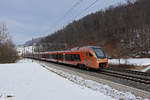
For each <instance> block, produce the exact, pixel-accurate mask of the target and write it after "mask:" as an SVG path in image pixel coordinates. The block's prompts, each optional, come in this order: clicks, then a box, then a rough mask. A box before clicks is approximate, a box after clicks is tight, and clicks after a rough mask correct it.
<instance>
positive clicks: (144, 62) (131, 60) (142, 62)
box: [108, 58, 150, 72]
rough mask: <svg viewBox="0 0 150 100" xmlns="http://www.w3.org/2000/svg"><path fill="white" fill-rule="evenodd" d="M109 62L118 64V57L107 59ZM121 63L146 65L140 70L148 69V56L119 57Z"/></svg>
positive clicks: (149, 63) (149, 65)
mask: <svg viewBox="0 0 150 100" xmlns="http://www.w3.org/2000/svg"><path fill="white" fill-rule="evenodd" d="M108 61H109V64H119V60H118V59H109V60H108ZM120 63H121V64H130V65H137V66H147V67H146V68H145V69H143V70H142V72H146V71H148V70H150V58H129V59H121V60H120Z"/></svg>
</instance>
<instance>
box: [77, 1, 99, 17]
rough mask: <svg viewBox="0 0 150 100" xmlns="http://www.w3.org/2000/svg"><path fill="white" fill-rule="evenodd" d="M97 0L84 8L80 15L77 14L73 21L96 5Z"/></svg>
mask: <svg viewBox="0 0 150 100" xmlns="http://www.w3.org/2000/svg"><path fill="white" fill-rule="evenodd" d="M98 1H99V0H95V1H94V2H93V3H92V4H90V5H89V6H88V7H86V8H85V9H83V10H82V11H81V12H80V13H78V14H77V15H76V16H75V17H74V19H76V18H77V17H78V16H79V15H81V14H82V13H84V12H85V11H86V10H88V9H89V8H91V7H92V6H93V5H94V4H96V3H97V2H98Z"/></svg>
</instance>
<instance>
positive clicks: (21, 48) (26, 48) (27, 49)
mask: <svg viewBox="0 0 150 100" xmlns="http://www.w3.org/2000/svg"><path fill="white" fill-rule="evenodd" d="M32 49H33V50H34V49H35V46H33V48H32V46H19V47H17V51H18V54H19V55H21V54H22V53H32Z"/></svg>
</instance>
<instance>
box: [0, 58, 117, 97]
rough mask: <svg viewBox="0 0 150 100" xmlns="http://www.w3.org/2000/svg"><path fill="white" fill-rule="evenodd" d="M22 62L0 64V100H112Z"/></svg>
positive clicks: (45, 70)
mask: <svg viewBox="0 0 150 100" xmlns="http://www.w3.org/2000/svg"><path fill="white" fill-rule="evenodd" d="M25 62H26V63H24V61H21V62H19V63H16V64H0V100H115V99H114V98H112V97H110V96H107V95H104V94H103V93H99V92H98V91H93V90H91V89H88V88H85V87H81V86H79V85H77V84H75V83H73V82H71V81H68V80H66V79H65V78H62V77H60V76H59V75H57V74H55V73H53V72H51V71H49V70H47V69H45V68H43V67H42V66H40V65H39V64H36V63H31V62H29V61H25Z"/></svg>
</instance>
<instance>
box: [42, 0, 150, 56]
mask: <svg viewBox="0 0 150 100" xmlns="http://www.w3.org/2000/svg"><path fill="white" fill-rule="evenodd" d="M149 8H150V0H137V1H136V2H131V1H128V3H127V4H122V5H118V6H117V7H113V6H110V7H109V8H107V9H105V10H101V11H98V12H96V13H93V14H90V15H88V16H86V17H84V18H82V19H80V20H77V21H73V22H72V23H70V24H69V25H67V26H66V27H65V28H64V29H62V30H59V31H57V32H55V33H53V34H52V35H49V36H47V37H45V38H43V39H42V40H41V41H40V44H41V45H43V48H44V47H46V48H45V49H43V50H60V49H68V48H73V47H77V46H85V45H98V46H101V47H102V48H104V49H105V51H106V52H107V54H108V55H110V56H114V57H124V56H126V57H127V56H128V57H129V56H130V57H131V56H132V57H136V56H137V55H138V56H140V57H142V56H144V57H146V56H147V57H149V55H148V54H149V51H150V13H149V12H150V9H149ZM52 47H53V48H52ZM54 47H55V48H54Z"/></svg>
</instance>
